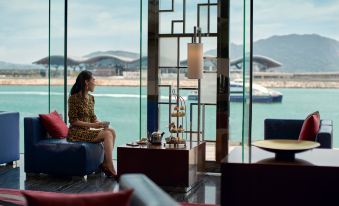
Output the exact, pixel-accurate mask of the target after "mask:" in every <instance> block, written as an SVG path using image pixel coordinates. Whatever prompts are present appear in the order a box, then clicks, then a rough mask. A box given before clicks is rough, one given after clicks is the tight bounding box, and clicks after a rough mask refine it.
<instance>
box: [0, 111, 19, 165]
mask: <svg viewBox="0 0 339 206" xmlns="http://www.w3.org/2000/svg"><path fill="white" fill-rule="evenodd" d="M17 160H19V112H1V111H0V164H4V163H9V164H10V163H12V162H13V161H17Z"/></svg>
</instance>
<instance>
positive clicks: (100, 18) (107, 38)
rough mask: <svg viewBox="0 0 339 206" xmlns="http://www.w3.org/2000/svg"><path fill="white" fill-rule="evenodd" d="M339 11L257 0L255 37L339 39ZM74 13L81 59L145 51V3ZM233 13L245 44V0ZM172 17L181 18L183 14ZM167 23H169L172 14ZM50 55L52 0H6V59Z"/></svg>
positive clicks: (338, 4)
mask: <svg viewBox="0 0 339 206" xmlns="http://www.w3.org/2000/svg"><path fill="white" fill-rule="evenodd" d="M161 1H162V2H164V3H161V6H163V7H166V6H168V3H167V2H169V1H170V0H161ZM190 1H192V0H188V1H187V2H190ZM197 1H199V2H206V0H197ZM63 2H64V1H60V0H52V4H51V6H52V11H51V54H52V55H54V54H63V45H64V43H63V34H64V31H63V24H64V19H63V8H64V5H63ZM176 2H177V3H176V5H175V9H178V10H177V11H180V8H179V7H181V5H180V2H181V1H176ZM247 2H249V1H247ZM146 4H147V1H145V0H144V11H143V12H144V16H143V23H142V24H143V40H144V41H143V45H144V46H143V50H144V51H146V50H147V47H146V45H147V42H146V38H147V16H146V12H147V7H146ZM187 9H188V11H187V15H188V16H191V14H193V13H195V11H196V8H195V7H194V6H192V7H190V6H188V7H187ZM338 13H339V0H281V1H278V0H254V40H258V39H264V38H268V37H270V36H273V35H285V34H291V33H297V34H313V33H317V34H320V35H322V36H326V37H329V38H333V39H336V40H339V27H338V25H339V15H338ZM68 14H69V16H68V24H69V27H68V28H69V29H68V35H69V36H68V54H69V55H70V56H77V57H81V56H83V55H86V54H88V53H91V52H94V51H106V50H126V51H131V52H137V53H138V52H139V41H140V40H139V37H140V31H139V28H140V7H139V1H136V0H124V1H117V0H96V1H93V0H70V1H69V9H68ZM178 15H179V16H178ZM230 15H231V17H230V18H231V23H230V24H231V28H230V39H231V42H234V43H237V44H241V43H242V40H243V0H231V14H230ZM214 17H215V15H214ZM172 18H177V19H178V18H180V12H179V13H178V14H177V16H175V17H173V16H172ZM162 21H165V22H164V24H163V25H166V18H162ZM167 23H168V22H167ZM194 23H195V21H190V22H188V24H189V25H188V26H187V28H191V27H193V25H194ZM214 28H215V26H214ZM214 44H215V41H212V44H211V45H210V46H208V45H207V46H206V49H211V48H212V47H214ZM47 55H48V1H47V0H10V1H9V0H0V61H5V62H12V63H22V64H27V63H28V64H29V63H32V62H33V61H36V60H38V59H40V58H43V57H45V56H47Z"/></svg>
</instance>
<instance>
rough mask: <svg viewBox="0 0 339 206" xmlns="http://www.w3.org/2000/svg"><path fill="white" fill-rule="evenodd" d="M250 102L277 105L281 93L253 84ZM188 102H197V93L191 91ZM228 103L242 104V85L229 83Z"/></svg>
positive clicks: (280, 99)
mask: <svg viewBox="0 0 339 206" xmlns="http://www.w3.org/2000/svg"><path fill="white" fill-rule="evenodd" d="M252 88H253V93H252V95H253V96H252V101H253V102H255V103H279V102H282V98H283V95H282V93H280V92H278V91H275V90H272V89H267V88H266V87H264V86H261V85H258V84H253V87H252ZM187 99H188V100H191V101H197V100H198V92H197V91H192V92H191V93H190V94H189V95H188V96H187ZM230 101H231V102H242V101H243V83H242V82H233V81H231V82H230Z"/></svg>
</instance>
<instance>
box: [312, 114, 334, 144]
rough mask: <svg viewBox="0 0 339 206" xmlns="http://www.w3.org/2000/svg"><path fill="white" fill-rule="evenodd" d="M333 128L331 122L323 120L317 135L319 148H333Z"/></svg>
mask: <svg viewBox="0 0 339 206" xmlns="http://www.w3.org/2000/svg"><path fill="white" fill-rule="evenodd" d="M332 137H333V126H332V121H331V120H322V121H321V122H320V130H319V132H318V134H317V137H316V141H317V142H319V143H320V147H319V148H327V149H332V148H333V138H332Z"/></svg>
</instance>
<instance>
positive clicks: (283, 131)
mask: <svg viewBox="0 0 339 206" xmlns="http://www.w3.org/2000/svg"><path fill="white" fill-rule="evenodd" d="M303 123H304V120H296V119H293V120H292V119H265V134H264V138H265V139H298V138H299V133H300V130H301V127H302V125H303ZM332 136H333V125H332V121H331V120H321V121H320V130H319V132H318V134H317V137H316V141H317V142H319V143H320V147H319V148H328V149H331V148H332V142H333V139H332Z"/></svg>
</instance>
